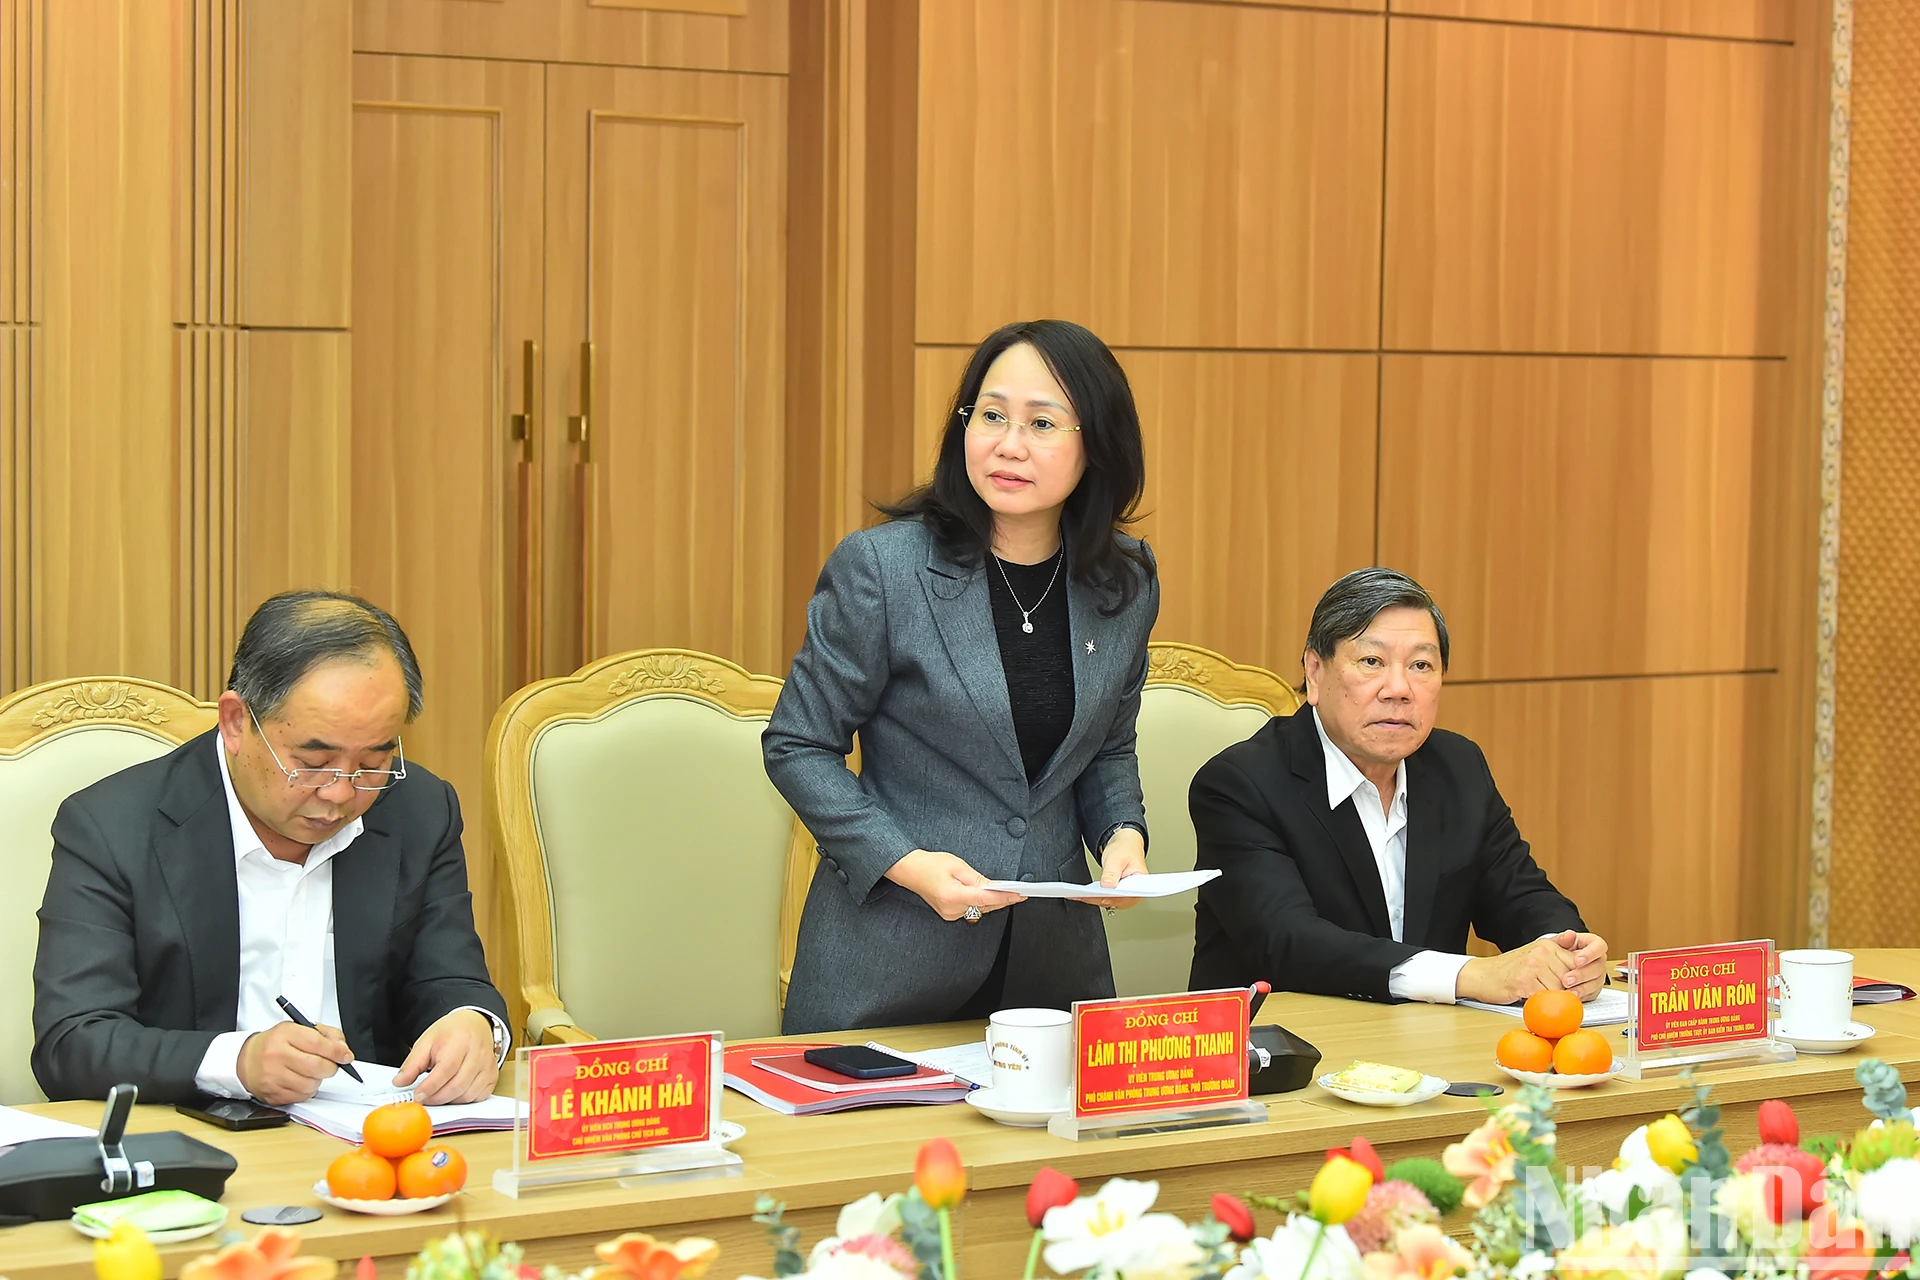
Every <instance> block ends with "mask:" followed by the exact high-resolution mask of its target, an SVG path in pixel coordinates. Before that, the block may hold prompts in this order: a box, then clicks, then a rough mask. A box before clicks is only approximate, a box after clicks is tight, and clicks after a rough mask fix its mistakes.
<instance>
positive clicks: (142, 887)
mask: <svg viewBox="0 0 1920 1280" xmlns="http://www.w3.org/2000/svg"><path fill="white" fill-rule="evenodd" d="M227 685H228V687H227V691H226V692H225V693H223V694H221V695H220V723H219V726H218V727H217V728H216V729H214V730H211V731H209V732H207V733H205V734H203V735H201V736H200V737H198V738H195V739H194V740H193V741H192V742H189V743H187V744H186V745H185V746H182V747H180V748H178V749H177V750H175V751H173V752H171V753H169V754H167V755H165V756H162V757H160V758H159V759H158V760H151V761H148V762H147V763H145V764H138V765H135V766H133V767H132V768H131V769H124V770H122V771H121V772H119V773H116V774H114V775H113V776H112V777H109V778H106V779H104V780H102V781H100V782H98V783H95V784H94V785H93V786H91V787H88V788H87V789H86V790H84V791H81V792H79V793H77V794H75V795H73V796H71V797H69V798H68V799H67V801H66V803H64V804H62V805H61V806H60V811H59V813H58V814H57V815H56V816H55V818H54V820H53V867H52V871H51V874H50V876H49V878H48V880H47V890H46V897H45V898H44V899H43V900H42V903H41V907H40V946H39V952H38V954H37V956H36V957H35V960H34V965H33V988H34V991H33V1030H34V1046H33V1058H32V1062H33V1074H34V1076H35V1078H37V1079H38V1080H39V1082H40V1087H41V1088H42V1089H44V1090H45V1091H46V1093H47V1096H48V1097H50V1098H56V1099H58V1098H101V1097H104V1096H105V1095H106V1092H107V1090H108V1089H109V1088H110V1087H111V1086H112V1085H114V1084H116V1083H118V1082H122V1081H126V1082H130V1083H133V1084H136V1085H138V1086H139V1087H140V1096H141V1099H142V1100H143V1101H151V1102H169V1101H175V1100H178V1099H180V1098H183V1097H186V1096H187V1095H189V1094H191V1093H193V1092H194V1091H195V1090H199V1091H201V1092H205V1093H213V1094H220V1095H223V1096H227V1097H245V1096H247V1095H249V1094H251V1095H252V1096H254V1097H257V1098H259V1099H260V1100H261V1101H263V1102H269V1103H273V1104H275V1105H282V1106H284V1105H286V1104H288V1103H292V1102H299V1101H301V1100H303V1099H306V1098H310V1097H312V1096H313V1094H314V1091H315V1090H316V1089H318V1088H319V1086H320V1082H321V1081H322V1080H324V1079H326V1078H327V1077H329V1076H331V1075H332V1074H333V1073H334V1071H335V1070H336V1069H337V1068H338V1066H339V1065H340V1064H342V1063H347V1062H351V1061H353V1058H354V1055H355V1054H356V1053H358V1055H359V1056H360V1057H361V1059H362V1060H364V1061H372V1062H384V1063H390V1064H397V1065H398V1066H399V1067H400V1072H399V1074H398V1075H397V1076H396V1077H395V1079H394V1083H395V1084H398V1085H411V1086H412V1087H413V1088H414V1090H415V1096H416V1098H417V1099H418V1100H419V1101H420V1102H423V1103H428V1104H434V1103H446V1102H470V1101H473V1100H475V1099H478V1098H482V1097H485V1096H486V1095H487V1094H488V1093H490V1092H492V1090H493V1085H494V1081H495V1079H496V1077H497V1075H498V1073H499V1066H500V1061H501V1059H502V1058H503V1057H504V1056H505V1054H506V1048H507V1039H508V1037H507V1024H506V1015H507V1008H506V1004H505V1002H503V1001H502V1000H501V999H500V993H499V992H498V991H496V990H494V987H493V984H492V983H491V982H490V981H488V979H487V965H486V958H485V956H484V955H483V954H482V952H481V948H480V939H479V937H478V935H477V934H475V932H474V928H473V900H472V898H471V896H470V895H469V894H468V892H467V866H466V856H465V854H463V853H462V852H461V848H460V806H459V802H458V801H457V800H456V799H455V798H454V794H453V788H452V787H450V786H448V785H447V784H446V783H444V782H442V781H441V780H440V779H438V778H436V777H434V776H433V775H432V774H430V773H428V772H427V771H426V770H425V769H423V768H421V767H420V766H419V764H417V763H414V762H411V761H408V760H406V759H405V757H404V754H403V753H402V750H401V744H400V729H401V726H402V725H403V724H404V723H406V722H407V721H410V720H412V719H413V717H414V716H415V715H416V714H418V713H419V710H420V690H421V677H420V667H419V664H418V663H417V662H416V661H415V659H414V655H413V648H412V646H411V645H410V644H409V643H408V642H407V637H406V633H404V632H403V631H401V630H400V627H399V625H398V624H397V623H395V622H394V620H393V619H392V618H391V617H389V616H388V615H387V614H386V613H385V612H383V611H382V610H380V609H378V608H375V607H374V606H373V605H370V604H368V603H367V602H366V601H364V600H359V599H355V598H354V597H352V596H343V595H336V594H333V593H331V592H319V591H314V592H301V593H294V594H288V595H282V596H276V597H274V598H273V599H271V600H269V601H267V602H266V603H265V604H263V605H261V606H260V608H259V609H258V610H257V611H256V612H255V613H254V615H253V617H252V618H251V619H249V620H248V622H247V628H246V631H245V632H244V633H243V634H242V635H241V637H240V644H239V647H238V648H237V649H236V650H235V652H234V657H233V670H232V674H231V675H230V676H229V677H228V681H227ZM281 997H285V999H286V1000H287V1002H288V1003H289V1004H291V1005H292V1006H293V1007H294V1009H296V1010H298V1011H299V1012H300V1013H301V1014H302V1015H304V1016H305V1017H306V1018H309V1019H311V1020H312V1021H313V1022H314V1023H316V1024H318V1025H317V1027H315V1026H303V1025H301V1024H300V1023H299V1022H297V1021H294V1020H291V1019H290V1018H289V1016H288V1014H287V1013H284V1012H282V1008H281V1006H280V1005H279V1004H278V1003H277V1001H278V1000H279V998H281Z"/></svg>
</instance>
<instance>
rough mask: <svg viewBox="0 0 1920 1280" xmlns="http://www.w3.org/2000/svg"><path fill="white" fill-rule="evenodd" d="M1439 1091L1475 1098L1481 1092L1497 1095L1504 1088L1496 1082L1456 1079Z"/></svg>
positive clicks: (1502, 1091) (1449, 1094) (1455, 1096)
mask: <svg viewBox="0 0 1920 1280" xmlns="http://www.w3.org/2000/svg"><path fill="white" fill-rule="evenodd" d="M1440 1092H1442V1093H1444V1094H1447V1095H1448V1096H1450V1097H1454V1098H1477V1097H1479V1096H1480V1095H1481V1094H1483V1093H1490V1094H1492V1095H1493V1096H1494V1097H1496V1098H1497V1097H1499V1096H1500V1095H1501V1094H1503V1093H1505V1092H1506V1090H1505V1089H1503V1088H1501V1087H1500V1086H1499V1085H1497V1084H1477V1083H1475V1082H1474V1081H1472V1080H1456V1081H1454V1082H1453V1083H1452V1084H1450V1085H1448V1086H1447V1087H1446V1088H1444V1089H1442V1090H1441V1091H1440Z"/></svg>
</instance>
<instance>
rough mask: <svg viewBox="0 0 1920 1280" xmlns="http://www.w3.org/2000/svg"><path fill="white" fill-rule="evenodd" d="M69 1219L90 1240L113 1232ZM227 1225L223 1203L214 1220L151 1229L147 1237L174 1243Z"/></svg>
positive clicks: (209, 1233)
mask: <svg viewBox="0 0 1920 1280" xmlns="http://www.w3.org/2000/svg"><path fill="white" fill-rule="evenodd" d="M67 1221H68V1223H69V1224H70V1225H71V1226H72V1227H73V1229H74V1230H75V1231H78V1232H79V1233H80V1234H81V1235H83V1236H86V1237H87V1238H88V1239H90V1240H105V1239H106V1238H107V1237H108V1236H109V1235H110V1234H112V1233H111V1232H107V1231H102V1230H101V1229H100V1228H98V1227H92V1226H87V1225H85V1224H83V1223H82V1222H81V1221H80V1219H78V1218H69V1219H67ZM226 1225H227V1207H226V1206H225V1205H221V1206H220V1216H219V1217H217V1218H215V1219H214V1220H213V1221H212V1222H203V1223H201V1224H200V1225H199V1226H197V1227H181V1228H180V1229H179V1230H178V1231H149V1232H147V1233H146V1235H147V1239H149V1240H151V1241H153V1242H154V1243H155V1244H174V1243H177V1242H178V1241H181V1240H198V1239H199V1238H200V1237H201V1236H210V1235H212V1234H213V1233H214V1232H216V1231H218V1230H219V1229H220V1228H222V1227H224V1226H226Z"/></svg>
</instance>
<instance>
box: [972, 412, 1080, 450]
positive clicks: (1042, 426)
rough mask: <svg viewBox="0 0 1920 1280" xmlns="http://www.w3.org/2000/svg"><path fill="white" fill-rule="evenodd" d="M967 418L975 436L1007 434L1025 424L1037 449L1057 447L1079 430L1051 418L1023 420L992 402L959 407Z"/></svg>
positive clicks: (1031, 441) (1029, 437)
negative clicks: (1008, 413)
mask: <svg viewBox="0 0 1920 1280" xmlns="http://www.w3.org/2000/svg"><path fill="white" fill-rule="evenodd" d="M960 416H961V417H962V418H965V419H966V421H967V430H968V431H970V432H972V433H973V434H974V435H976V436H981V437H983V438H984V437H987V436H1004V435H1006V434H1007V432H1008V431H1010V430H1012V429H1013V428H1014V427H1025V428H1026V430H1027V440H1028V441H1029V442H1030V443H1031V444H1032V445H1033V447H1034V448H1036V449H1054V448H1058V447H1059V446H1060V445H1063V444H1065V443H1066V442H1067V437H1068V436H1070V435H1072V434H1073V433H1074V432H1076V431H1078V430H1080V428H1078V427H1069V426H1066V425H1065V424H1063V423H1059V422H1055V421H1054V420H1053V419H1052V418H1035V419H1034V420H1033V421H1032V422H1022V421H1020V420H1019V419H1018V418H1010V417H1008V416H1007V415H1006V414H1004V413H1002V412H1001V411H1000V410H998V409H996V408H994V407H992V406H991V405H984V404H976V405H970V406H968V407H967V408H965V409H962V410H961V411H960Z"/></svg>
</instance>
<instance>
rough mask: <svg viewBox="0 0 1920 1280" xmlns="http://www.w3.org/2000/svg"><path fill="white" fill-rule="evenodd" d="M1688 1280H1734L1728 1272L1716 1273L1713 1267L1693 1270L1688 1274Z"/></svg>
mask: <svg viewBox="0 0 1920 1280" xmlns="http://www.w3.org/2000/svg"><path fill="white" fill-rule="evenodd" d="M1687 1280H1732V1277H1731V1276H1729V1275H1728V1274H1727V1273H1726V1272H1724V1271H1716V1270H1714V1269H1713V1268H1712V1267H1695V1268H1694V1269H1693V1270H1691V1271H1689V1272H1687Z"/></svg>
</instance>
